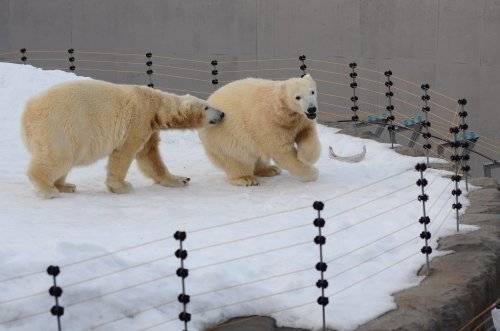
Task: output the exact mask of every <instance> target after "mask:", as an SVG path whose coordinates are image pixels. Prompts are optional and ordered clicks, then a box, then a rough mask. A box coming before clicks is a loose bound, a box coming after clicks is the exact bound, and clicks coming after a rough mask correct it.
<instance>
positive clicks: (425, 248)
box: [420, 246, 432, 254]
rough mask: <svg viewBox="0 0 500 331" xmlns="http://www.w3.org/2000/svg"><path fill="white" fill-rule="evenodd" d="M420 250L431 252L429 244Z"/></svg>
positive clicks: (425, 252)
mask: <svg viewBox="0 0 500 331" xmlns="http://www.w3.org/2000/svg"><path fill="white" fill-rule="evenodd" d="M420 251H421V252H422V253H424V254H430V253H432V248H431V247H430V246H424V247H422V249H421V250H420Z"/></svg>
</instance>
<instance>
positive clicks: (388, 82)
mask: <svg viewBox="0 0 500 331" xmlns="http://www.w3.org/2000/svg"><path fill="white" fill-rule="evenodd" d="M392 85H393V83H392V81H390V80H388V81H387V82H385V86H387V87H389V86H392Z"/></svg>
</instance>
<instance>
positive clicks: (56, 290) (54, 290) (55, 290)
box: [49, 286, 63, 298]
mask: <svg viewBox="0 0 500 331" xmlns="http://www.w3.org/2000/svg"><path fill="white" fill-rule="evenodd" d="M62 293H63V290H62V288H60V287H59V286H51V287H50V288H49V294H50V295H51V296H53V297H56V298H59V297H60V296H61V295H62Z"/></svg>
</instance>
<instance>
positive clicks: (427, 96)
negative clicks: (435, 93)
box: [421, 84, 432, 166]
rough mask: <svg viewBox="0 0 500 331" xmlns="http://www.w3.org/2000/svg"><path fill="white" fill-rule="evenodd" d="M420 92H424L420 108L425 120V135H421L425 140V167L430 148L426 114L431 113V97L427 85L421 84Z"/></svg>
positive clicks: (429, 123) (428, 123)
mask: <svg viewBox="0 0 500 331" xmlns="http://www.w3.org/2000/svg"><path fill="white" fill-rule="evenodd" d="M421 88H422V90H423V91H424V95H422V100H423V101H424V104H425V105H424V107H422V111H423V112H424V114H425V120H424V123H422V124H423V126H424V128H425V133H424V134H423V135H422V136H423V137H424V138H425V144H424V146H423V147H424V149H425V155H426V158H427V166H429V150H430V149H431V148H432V145H431V143H430V138H431V133H430V132H429V128H430V127H431V122H429V118H428V113H429V112H430V111H431V108H430V107H429V104H428V102H429V100H430V99H431V97H430V96H429V95H428V94H427V90H428V89H429V84H422V86H421Z"/></svg>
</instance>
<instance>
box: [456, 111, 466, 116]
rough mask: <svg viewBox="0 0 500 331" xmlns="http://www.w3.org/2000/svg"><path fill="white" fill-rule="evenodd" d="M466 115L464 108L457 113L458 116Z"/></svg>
mask: <svg viewBox="0 0 500 331" xmlns="http://www.w3.org/2000/svg"><path fill="white" fill-rule="evenodd" d="M467 115H468V114H467V112H466V111H465V110H464V111H461V112H459V113H458V116H460V117H467Z"/></svg>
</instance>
